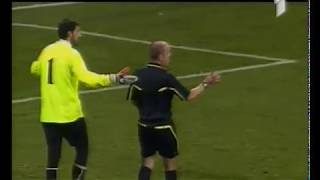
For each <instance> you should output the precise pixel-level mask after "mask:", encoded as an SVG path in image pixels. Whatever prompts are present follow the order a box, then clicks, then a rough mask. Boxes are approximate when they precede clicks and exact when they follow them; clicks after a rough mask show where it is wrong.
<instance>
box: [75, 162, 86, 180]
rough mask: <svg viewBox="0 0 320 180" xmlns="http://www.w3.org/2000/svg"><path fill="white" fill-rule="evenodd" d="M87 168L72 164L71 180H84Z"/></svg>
mask: <svg viewBox="0 0 320 180" xmlns="http://www.w3.org/2000/svg"><path fill="white" fill-rule="evenodd" d="M86 170H87V168H86V167H85V166H81V165H79V164H74V165H73V168H72V179H73V180H84V175H85V171H86Z"/></svg>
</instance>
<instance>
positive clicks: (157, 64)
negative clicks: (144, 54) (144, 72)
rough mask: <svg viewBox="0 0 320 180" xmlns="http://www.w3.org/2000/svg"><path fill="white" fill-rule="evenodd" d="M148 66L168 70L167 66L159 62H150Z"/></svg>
mask: <svg viewBox="0 0 320 180" xmlns="http://www.w3.org/2000/svg"><path fill="white" fill-rule="evenodd" d="M147 67H155V68H159V69H162V70H166V68H165V67H163V66H161V65H160V64H159V63H154V62H150V63H148V64H147Z"/></svg>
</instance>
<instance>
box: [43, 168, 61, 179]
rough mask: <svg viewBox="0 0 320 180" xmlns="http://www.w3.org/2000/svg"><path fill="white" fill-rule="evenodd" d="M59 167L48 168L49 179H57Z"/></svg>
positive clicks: (47, 175)
mask: <svg viewBox="0 0 320 180" xmlns="http://www.w3.org/2000/svg"><path fill="white" fill-rule="evenodd" d="M57 171H58V168H47V169H46V178H47V180H56V179H57Z"/></svg>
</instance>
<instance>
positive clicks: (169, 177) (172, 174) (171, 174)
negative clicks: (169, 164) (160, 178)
mask: <svg viewBox="0 0 320 180" xmlns="http://www.w3.org/2000/svg"><path fill="white" fill-rule="evenodd" d="M165 174H166V180H177V171H176V170H173V171H166V172H165Z"/></svg>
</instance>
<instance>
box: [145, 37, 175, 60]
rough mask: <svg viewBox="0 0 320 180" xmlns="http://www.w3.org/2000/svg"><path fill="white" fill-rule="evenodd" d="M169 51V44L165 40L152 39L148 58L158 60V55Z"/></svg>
mask: <svg viewBox="0 0 320 180" xmlns="http://www.w3.org/2000/svg"><path fill="white" fill-rule="evenodd" d="M166 53H170V45H169V43H167V42H166V41H154V42H152V43H151V45H150V60H151V61H159V60H161V58H160V56H161V55H162V56H163V55H165V54H166Z"/></svg>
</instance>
